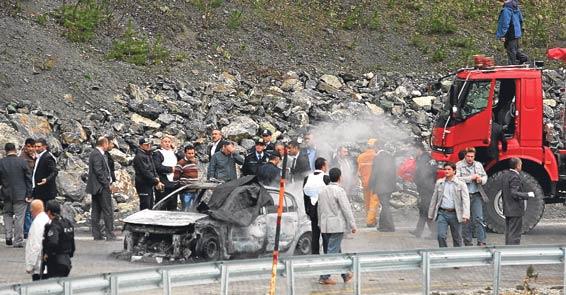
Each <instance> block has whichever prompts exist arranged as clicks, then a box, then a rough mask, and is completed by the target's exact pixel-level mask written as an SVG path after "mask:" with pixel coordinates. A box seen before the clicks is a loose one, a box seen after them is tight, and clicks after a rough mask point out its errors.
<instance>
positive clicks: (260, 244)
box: [124, 176, 311, 261]
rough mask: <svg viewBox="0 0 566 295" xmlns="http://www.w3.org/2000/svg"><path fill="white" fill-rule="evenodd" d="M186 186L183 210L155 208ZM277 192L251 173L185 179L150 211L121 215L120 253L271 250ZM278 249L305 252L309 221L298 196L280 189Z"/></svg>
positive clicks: (196, 257)
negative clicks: (187, 202) (188, 199)
mask: <svg viewBox="0 0 566 295" xmlns="http://www.w3.org/2000/svg"><path fill="white" fill-rule="evenodd" d="M187 191H190V192H191V193H194V194H195V195H196V198H195V201H194V202H193V204H192V205H191V207H189V208H188V210H186V211H179V210H177V211H164V210H160V208H162V207H163V205H164V204H165V203H166V202H167V200H168V199H169V198H175V199H176V198H177V196H178V195H179V194H182V193H183V192H187ZM278 199H279V192H278V190H277V189H275V188H269V187H267V188H265V187H263V186H262V185H260V184H258V183H257V182H256V180H255V177H253V176H250V177H243V178H240V179H238V180H235V181H232V182H228V183H223V184H218V183H213V182H187V183H183V184H182V185H181V186H180V187H179V188H178V189H177V190H175V191H174V192H173V193H171V194H170V195H168V196H167V197H166V198H164V199H163V200H161V201H160V202H159V203H157V204H156V205H155V206H154V208H153V210H147V209H146V210H143V211H140V212H136V213H134V214H132V215H130V216H128V217H127V218H125V219H124V235H125V239H124V252H125V253H126V254H128V255H130V257H132V258H133V257H140V256H142V257H148V256H150V257H160V258H161V259H164V260H168V261H215V260H225V259H231V258H242V257H245V258H250V257H260V256H263V255H267V254H269V253H271V251H273V248H274V241H275V226H276V219H277V206H278ZM281 222H282V228H281V235H280V242H279V250H280V252H281V253H282V255H293V254H295V255H304V254H309V253H310V249H311V232H310V229H311V226H310V220H309V219H308V217H307V216H306V215H305V210H304V207H303V204H302V202H301V201H300V199H297V198H296V197H295V196H293V195H292V194H290V193H286V194H285V197H284V204H283V216H282V221H281Z"/></svg>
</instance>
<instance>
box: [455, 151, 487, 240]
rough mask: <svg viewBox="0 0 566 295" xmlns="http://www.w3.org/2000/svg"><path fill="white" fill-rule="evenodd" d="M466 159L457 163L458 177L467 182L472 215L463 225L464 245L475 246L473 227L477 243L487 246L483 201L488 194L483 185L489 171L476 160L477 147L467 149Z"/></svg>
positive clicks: (485, 200)
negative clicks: (486, 171)
mask: <svg viewBox="0 0 566 295" xmlns="http://www.w3.org/2000/svg"><path fill="white" fill-rule="evenodd" d="M465 151H466V155H465V156H464V159H463V160H461V161H459V162H458V163H456V177H458V179H460V180H462V181H463V182H465V183H466V186H468V193H469V194H470V216H471V220H470V222H469V223H467V224H464V226H463V227H462V236H463V238H464V245H466V246H473V244H474V239H473V236H472V229H474V230H475V234H476V238H477V240H478V241H477V245H478V246H485V242H486V235H485V228H484V222H483V203H484V202H487V200H488V199H487V195H486V194H485V192H484V190H483V187H482V186H483V185H485V184H486V182H487V173H485V170H484V169H483V165H482V164H481V163H480V162H478V161H476V160H475V158H476V149H475V148H473V147H468V148H466V149H465Z"/></svg>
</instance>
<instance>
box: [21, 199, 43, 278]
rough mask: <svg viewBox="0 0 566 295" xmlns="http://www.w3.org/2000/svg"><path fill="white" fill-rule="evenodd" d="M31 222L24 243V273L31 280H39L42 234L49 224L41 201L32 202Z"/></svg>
mask: <svg viewBox="0 0 566 295" xmlns="http://www.w3.org/2000/svg"><path fill="white" fill-rule="evenodd" d="M30 211H31V215H32V217H33V222H32V224H31V228H30V231H29V235H28V239H27V241H26V249H25V250H26V251H25V252H26V254H25V265H26V272H27V273H29V274H31V275H32V280H34V281H37V280H39V279H41V256H42V250H43V245H42V241H43V232H44V230H45V225H46V224H47V223H49V216H47V213H45V211H44V209H43V202H42V201H41V200H33V201H32V202H31V205H30Z"/></svg>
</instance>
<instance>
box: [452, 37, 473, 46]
mask: <svg viewBox="0 0 566 295" xmlns="http://www.w3.org/2000/svg"><path fill="white" fill-rule="evenodd" d="M448 44H450V46H453V47H459V48H472V47H473V46H474V40H473V39H472V38H470V37H458V38H450V39H449V40H448Z"/></svg>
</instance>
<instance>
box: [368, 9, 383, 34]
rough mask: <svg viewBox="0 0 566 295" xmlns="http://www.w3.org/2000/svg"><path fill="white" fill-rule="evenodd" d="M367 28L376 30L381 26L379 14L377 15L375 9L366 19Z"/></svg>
mask: <svg viewBox="0 0 566 295" xmlns="http://www.w3.org/2000/svg"><path fill="white" fill-rule="evenodd" d="M368 28H369V29H370V30H378V29H379V28H381V15H379V12H378V11H377V10H376V11H374V12H373V13H372V14H371V17H370V19H369V21H368Z"/></svg>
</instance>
